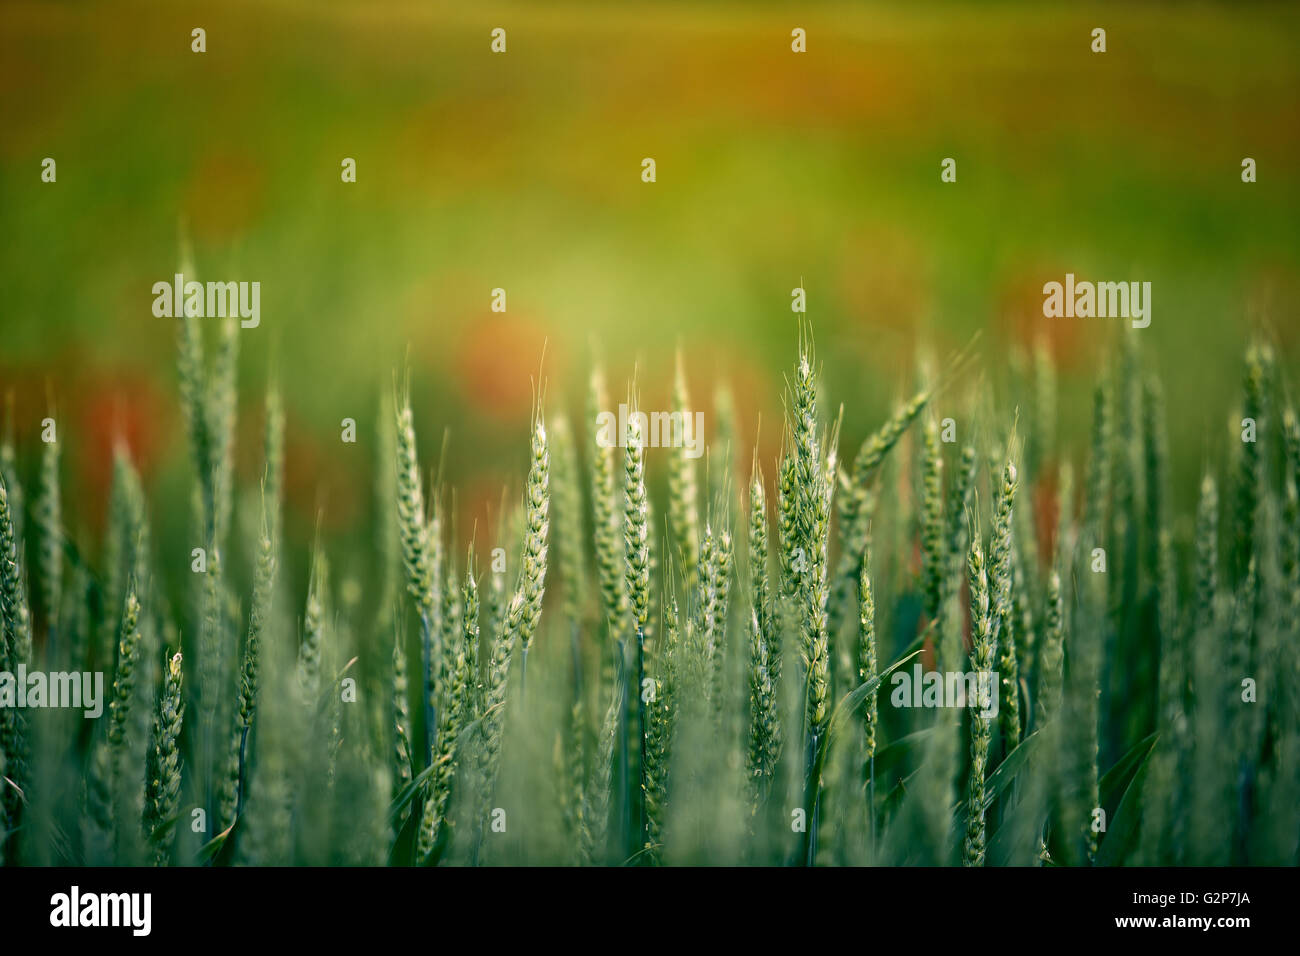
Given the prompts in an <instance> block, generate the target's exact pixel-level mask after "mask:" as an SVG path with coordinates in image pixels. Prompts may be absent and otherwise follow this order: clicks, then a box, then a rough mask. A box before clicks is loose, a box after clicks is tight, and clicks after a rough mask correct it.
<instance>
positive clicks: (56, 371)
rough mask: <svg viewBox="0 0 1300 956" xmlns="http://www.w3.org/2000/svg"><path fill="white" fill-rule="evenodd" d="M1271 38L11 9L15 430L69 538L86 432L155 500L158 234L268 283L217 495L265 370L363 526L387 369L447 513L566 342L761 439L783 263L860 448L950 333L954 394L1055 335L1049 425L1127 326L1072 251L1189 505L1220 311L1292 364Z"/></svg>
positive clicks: (425, 6)
mask: <svg viewBox="0 0 1300 956" xmlns="http://www.w3.org/2000/svg"><path fill="white" fill-rule="evenodd" d="M1298 25H1300V12H1297V9H1296V8H1295V7H1294V6H1292V5H1261V6H1252V5H1243V4H1233V5H1224V6H1212V5H1187V6H1170V5H1166V4H1136V3H1134V4H1124V5H1111V4H1069V5H1063V4H1046V3H1044V4H983V3H980V4H966V5H956V4H943V5H924V6H922V5H912V4H887V5H866V4H848V3H797V4H796V3H770V4H764V3H689V4H688V3H664V2H658V3H640V2H637V3H620V4H616V5H615V4H599V3H565V4H542V3H520V4H494V3H428V2H421V3H414V2H412V3H399V2H386V0H378V2H369V3H363V4H355V3H352V4H342V3H333V2H321V0H316V2H310V3H308V2H265V0H262V2H256V3H252V2H249V3H246V2H236V0H224V2H221V3H185V4H175V3H134V2H117V3H51V2H39V3H33V2H28V3H4V4H3V5H0V116H2V117H3V118H2V120H0V123H2V124H3V125H2V129H3V134H2V135H0V216H2V217H3V220H2V221H3V224H4V229H3V239H2V240H0V241H3V244H4V250H3V255H0V287H2V288H3V290H4V291H3V300H2V302H3V304H2V305H0V329H2V330H3V332H2V334H0V387H3V389H4V390H5V391H6V392H8V391H12V392H13V393H14V395H15V400H16V413H17V414H16V427H17V431H18V436H19V440H20V443H22V445H23V446H24V447H25V448H26V449H27V450H28V451H29V452H30V449H31V448H32V446H33V443H34V442H35V441H36V440H37V438H36V435H37V431H38V428H39V420H40V418H41V417H42V416H43V415H44V413H45V408H46V403H47V401H49V400H50V399H51V398H52V400H53V402H54V404H55V407H56V408H57V410H58V414H59V419H60V422H61V427H62V432H61V434H60V437H61V438H62V439H63V441H64V442H65V462H66V463H67V466H66V471H67V474H66V476H65V481H67V482H68V488H69V492H68V500H69V504H68V505H67V510H68V512H69V516H68V524H69V526H70V531H71V532H72V533H73V534H74V535H78V534H91V533H93V531H94V530H95V529H96V528H97V527H98V522H99V520H100V515H101V514H102V511H103V507H104V506H103V502H104V500H105V499H106V497H107V480H108V475H109V461H110V448H111V444H112V439H113V436H114V435H115V434H119V433H120V434H123V435H125V436H126V438H127V440H128V441H129V442H130V443H131V445H132V446H133V450H134V452H135V453H136V455H137V457H138V458H139V459H140V460H141V464H142V467H143V470H144V472H145V480H146V484H147V486H148V487H149V489H150V491H151V494H152V495H153V496H154V497H155V498H158V497H162V498H163V499H164V500H166V501H170V502H171V503H172V504H175V505H178V506H180V507H174V508H172V509H170V510H171V511H173V512H175V513H177V515H178V517H177V519H176V520H177V521H178V522H180V521H184V518H185V514H186V509H185V508H184V507H183V505H184V503H185V501H186V496H187V495H188V494H189V490H188V488H189V485H188V482H189V472H188V466H187V464H186V461H185V457H184V452H185V445H184V441H183V426H182V422H181V420H180V415H179V408H178V403H177V397H176V381H175V329H174V327H173V323H171V322H169V321H167V320H163V319H157V318H155V317H154V316H153V315H152V313H151V305H152V299H153V297H152V293H151V291H150V289H151V286H152V284H153V283H154V282H156V281H159V280H165V279H168V278H169V277H170V276H171V275H172V274H173V273H174V272H175V271H176V270H177V264H178V236H179V235H180V232H181V230H182V229H183V230H184V231H185V233H186V234H187V235H188V236H189V237H190V239H191V241H192V242H193V246H194V251H195V258H196V261H197V265H198V268H199V271H200V275H199V276H198V278H200V279H209V278H211V279H221V280H248V281H251V280H258V281H260V282H261V284H262V300H261V312H262V320H261V326H260V328H258V329H255V330H248V331H244V332H242V333H241V336H240V345H241V422H240V452H239V453H240V462H239V464H240V469H241V474H242V476H243V478H244V479H245V481H250V482H251V480H252V478H253V477H254V476H255V475H256V473H257V469H258V468H259V467H260V458H259V453H258V447H259V446H258V442H259V437H258V436H259V430H260V427H261V418H262V416H261V394H262V388H263V385H264V383H265V380H266V376H267V374H268V371H270V370H271V369H274V371H275V374H276V375H277V376H278V377H279V380H280V381H281V383H282V386H283V390H284V393H285V398H286V405H287V408H288V415H289V435H288V438H289V447H288V469H289V471H288V487H287V499H288V500H287V504H288V507H289V509H290V513H289V520H290V521H291V522H297V524H298V527H299V529H300V530H302V529H303V528H307V529H308V530H309V528H310V525H311V523H312V522H314V521H315V520H316V514H317V512H318V510H321V509H323V511H324V515H325V517H324V521H325V523H326V525H327V528H329V529H335V530H339V531H342V532H344V533H357V534H364V533H367V532H365V531H364V530H363V529H364V526H365V524H366V516H367V514H368V504H369V500H370V494H371V491H370V487H371V486H370V478H369V476H370V474H371V468H372V465H373V442H371V441H370V440H369V439H370V438H371V437H372V436H373V434H374V429H373V424H374V419H375V415H376V411H377V407H378V401H379V396H380V394H381V393H382V392H383V391H384V390H385V389H388V388H391V383H392V376H393V371H394V369H400V368H401V367H402V366H403V365H404V364H406V363H409V366H410V368H411V371H412V380H413V387H414V394H415V399H416V416H417V426H418V428H419V429H420V432H421V441H422V443H423V446H424V447H422V455H423V456H424V460H425V462H426V463H429V462H432V461H433V460H434V459H435V458H436V452H437V448H438V443H439V439H440V437H441V435H442V432H443V431H444V429H449V430H450V446H449V448H450V456H449V458H448V459H447V463H446V474H447V477H448V479H449V480H450V481H451V483H452V484H454V485H455V486H456V487H457V488H458V489H459V495H460V498H459V503H460V507H461V514H462V517H461V521H462V524H463V525H466V526H468V525H469V524H470V522H472V521H473V520H476V519H479V518H482V519H483V520H486V517H485V516H486V515H487V514H488V512H489V510H490V509H491V508H492V506H494V505H495V503H496V502H498V501H499V500H500V497H501V491H502V484H503V483H505V482H509V483H510V487H511V488H512V489H513V490H517V489H518V487H519V482H520V480H521V478H522V474H523V470H524V467H525V463H526V452H527V445H526V436H527V423H528V414H529V408H530V405H531V401H532V395H533V386H532V382H531V379H533V378H536V377H537V374H538V370H539V368H540V369H542V372H543V374H544V376H545V378H546V380H547V383H548V389H547V405H548V409H549V410H551V411H557V410H560V409H561V408H564V409H566V410H568V411H570V412H571V413H572V414H573V415H575V416H576V415H581V414H582V409H583V404H582V402H583V396H584V394H585V388H586V375H587V369H588V367H589V364H590V360H591V357H592V355H593V354H598V355H600V356H601V357H602V358H603V360H604V362H605V364H606V365H607V367H608V371H609V375H610V381H611V391H612V392H613V394H614V396H615V398H617V397H618V396H619V395H621V394H623V393H624V390H625V389H624V385H623V383H624V382H625V381H626V379H627V378H628V377H629V376H630V375H631V374H632V372H633V370H634V368H635V369H636V371H637V376H638V381H639V382H640V384H641V386H642V404H643V406H644V407H647V408H661V407H664V403H665V402H666V400H667V379H668V377H669V376H670V374H671V368H672V353H673V351H674V349H675V348H676V347H677V345H678V344H680V345H681V347H682V349H683V352H684V356H685V360H686V364H687V368H688V371H689V374H690V377H691V383H692V388H693V390H694V392H695V394H696V396H698V397H700V398H702V399H703V400H704V401H705V402H707V401H708V399H709V397H710V396H711V394H712V390H713V387H714V383H715V382H716V381H718V380H722V379H725V380H726V381H728V382H729V383H730V384H731V387H732V388H733V390H734V392H735V394H736V396H737V402H738V405H739V408H740V415H741V422H742V426H743V428H744V433H746V434H751V435H752V434H754V431H755V429H756V428H757V423H758V419H759V418H760V416H761V418H762V421H763V423H764V424H763V438H764V447H765V448H774V447H775V445H774V443H775V442H776V441H777V440H778V438H779V434H778V431H779V427H778V426H779V421H780V414H781V404H780V388H781V382H782V379H781V376H782V374H783V372H784V370H785V369H786V368H787V367H788V366H789V364H790V362H791V361H792V358H793V354H794V346H795V340H796V334H797V328H796V321H795V320H796V317H795V316H794V315H792V313H791V311H790V291H791V289H792V288H794V287H795V286H797V285H800V284H802V285H803V286H805V287H806V288H807V290H808V303H809V311H808V315H809V318H810V319H811V320H812V322H813V329H814V332H815V335H816V339H817V349H818V356H819V358H820V359H821V360H822V362H823V363H824V365H825V371H826V376H827V382H828V387H829V391H828V398H829V399H830V400H831V402H832V404H833V405H838V403H839V402H841V401H842V402H844V403H845V404H846V414H845V423H844V432H845V438H846V442H847V443H849V444H850V445H851V446H854V447H855V446H856V442H857V441H858V440H859V439H860V438H861V437H862V436H863V435H864V434H865V433H866V432H867V431H868V430H869V429H871V428H874V427H875V425H876V424H877V423H878V422H879V419H880V417H881V416H882V415H884V414H886V412H887V411H888V410H889V408H890V406H891V404H892V403H893V401H895V400H896V399H897V398H898V397H899V396H900V395H901V394H902V393H903V392H904V391H905V390H906V389H908V388H910V387H911V386H912V384H913V381H912V369H913V368H914V367H915V358H916V355H917V351H918V348H926V349H929V350H930V351H931V352H933V353H934V354H935V355H936V356H938V357H940V358H942V357H943V356H946V355H949V354H951V353H952V352H953V351H955V350H957V349H960V348H963V347H965V346H966V345H967V344H968V343H969V342H970V340H971V338H972V336H974V335H975V334H976V333H977V332H979V333H980V339H979V341H978V343H977V346H976V353H977V356H978V359H977V361H976V362H975V363H973V365H972V366H971V367H972V368H973V369H974V370H975V371H976V372H978V373H980V374H981V375H982V378H981V379H979V382H980V387H981V388H982V387H983V386H984V385H985V384H987V386H988V387H990V388H997V389H1001V387H1002V386H1001V384H1000V383H1002V382H1003V380H1004V378H1005V373H1006V370H1007V368H1008V366H1009V364H1010V357H1011V356H1012V354H1013V352H1014V351H1015V350H1016V349H1017V348H1019V349H1030V348H1032V347H1033V345H1034V343H1035V341H1036V340H1037V339H1038V338H1039V337H1040V336H1047V337H1048V340H1049V342H1050V344H1051V347H1052V351H1053V353H1054V354H1055V355H1056V357H1057V359H1058V362H1059V363H1060V368H1061V377H1062V388H1063V392H1062V401H1061V405H1060V411H1061V416H1062V428H1063V429H1064V430H1065V431H1066V432H1068V433H1069V434H1071V435H1073V436H1075V437H1076V438H1077V437H1080V436H1082V434H1084V433H1083V431H1082V430H1081V429H1082V427H1083V425H1084V423H1085V422H1086V420H1087V418H1088V415H1089V403H1088V401H1087V399H1086V396H1087V390H1088V389H1089V388H1090V387H1091V385H1092V384H1093V383H1094V382H1095V381H1096V375H1097V370H1098V367H1099V360H1100V358H1101V356H1102V355H1103V353H1104V351H1105V348H1106V347H1107V345H1108V344H1111V343H1112V342H1113V339H1114V338H1115V334H1116V333H1117V332H1118V331H1119V330H1120V327H1121V324H1122V323H1121V322H1120V321H1118V320H1106V319H1058V320H1048V319H1045V318H1043V316H1042V313H1041V305H1042V292H1041V289H1042V285H1043V283H1044V282H1046V281H1049V280H1052V279H1056V280H1061V279H1062V278H1063V276H1064V274H1065V273H1066V272H1067V271H1068V272H1074V273H1076V274H1077V275H1078V276H1079V277H1080V278H1090V279H1094V280H1139V281H1141V280H1146V281H1150V282H1152V283H1153V318H1152V322H1151V326H1150V328H1148V329H1146V330H1144V331H1142V332H1140V333H1138V334H1139V336H1140V340H1141V346H1142V348H1143V352H1144V353H1145V355H1146V358H1147V360H1148V361H1149V362H1150V363H1152V364H1153V365H1154V366H1155V367H1156V368H1157V369H1159V370H1160V372H1161V373H1162V374H1163V376H1164V379H1165V383H1166V395H1167V399H1168V405H1169V408H1170V426H1171V442H1172V446H1173V466H1174V475H1175V479H1176V481H1177V484H1178V487H1177V489H1176V495H1177V497H1178V499H1179V500H1180V501H1182V502H1186V501H1187V500H1188V499H1189V497H1190V495H1191V493H1192V491H1193V490H1194V488H1195V472H1196V471H1197V470H1198V469H1199V468H1200V466H1201V464H1202V463H1203V462H1204V461H1205V460H1206V458H1207V456H1208V455H1209V454H1210V453H1211V452H1213V451H1218V450H1221V449H1222V448H1223V447H1224V445H1225V444H1226V442H1227V441H1228V439H1229V438H1230V437H1231V433H1230V432H1229V430H1228V420H1229V413H1230V412H1231V409H1232V407H1233V403H1234V401H1235V395H1236V393H1237V390H1238V387H1239V386H1238V383H1239V380H1240V356H1241V353H1242V350H1243V349H1244V346H1245V344H1246V342H1247V340H1248V338H1249V336H1250V334H1251V333H1252V331H1255V330H1263V332H1264V334H1265V335H1266V336H1268V337H1269V338H1271V339H1272V340H1273V341H1274V342H1275V343H1277V344H1278V345H1279V346H1280V347H1281V351H1282V356H1283V360H1284V362H1285V363H1286V364H1287V365H1288V366H1291V367H1294V363H1293V361H1292V358H1293V355H1294V348H1295V346H1296V341H1295V340H1296V333H1297V324H1298V323H1297V318H1300V314H1298V311H1297V304H1296V303H1297V293H1298V292H1300V278H1298V277H1300V270H1298V268H1297V267H1298V266H1300V230H1297V229H1296V223H1297V221H1298V219H1300V217H1298V216H1297V213H1300V188H1298V187H1297V173H1300V124H1298V123H1297V122H1296V119H1297V106H1298V99H1300V97H1298V96H1297V94H1298V93H1300V57H1298V56H1297V53H1298V52H1300V44H1298V43H1297V40H1298V39H1300V31H1298V30H1297V26H1298ZM498 26H499V27H503V28H505V29H506V30H507V37H508V52H507V53H506V54H505V55H495V54H493V53H492V52H491V51H490V49H489V32H490V30H491V29H492V28H493V27H498ZM796 26H797V27H803V28H804V29H805V30H806V31H807V35H808V52H807V53H806V54H802V55H796V54H793V53H792V52H791V50H790V31H791V29H792V28H794V27H796ZM1097 26H1101V27H1104V28H1105V29H1106V30H1107V41H1108V51H1107V52H1106V53H1105V54H1094V53H1092V52H1091V51H1090V42H1091V38H1090V31H1091V30H1092V29H1093V28H1094V27H1097ZM194 27H203V28H204V29H205V30H206V31H207V52H206V53H203V54H196V53H193V52H191V50H190V43H191V39H190V31H191V29H192V28H194ZM47 156H49V157H53V158H55V159H56V161H57V163H58V181H57V183H56V184H53V185H50V184H44V183H42V182H41V180H40V169H41V160H42V158H44V157H47ZM646 156H649V157H653V158H654V159H655V160H656V162H657V166H658V181H657V182H656V183H654V184H645V183H643V182H642V181H641V178H640V170H641V165H640V164H641V160H642V158H643V157H646ZM949 156H950V157H953V158H955V159H956V160H957V170H958V178H957V182H956V183H955V184H944V183H941V182H940V176H939V172H940V161H941V159H942V158H944V157H949ZM1246 156H1249V157H1253V158H1254V159H1255V160H1256V161H1257V163H1258V179H1259V181H1258V182H1257V183H1255V184H1251V185H1247V184H1243V183H1242V182H1241V176H1240V172H1241V161H1242V158H1243V157H1246ZM344 157H353V158H355V159H356V162H357V169H358V181H357V183H355V184H344V183H342V182H341V181H340V175H339V173H340V161H341V160H342V159H343V158H344ZM495 287H503V288H505V289H506V290H507V294H508V311H507V312H506V313H505V314H504V315H502V314H495V313H493V312H492V311H490V309H489V303H490V291H491V290H492V289H493V288H495ZM543 351H544V353H545V360H544V363H543ZM948 394H949V395H951V396H952V398H951V400H948V399H945V401H948V402H949V404H950V405H952V406H953V407H951V408H950V407H945V406H944V405H943V404H942V403H941V404H940V407H939V411H940V412H941V413H942V414H954V415H957V416H958V417H959V421H960V420H961V419H960V415H961V412H962V409H961V408H959V407H958V406H957V402H958V400H959V399H964V395H965V394H967V393H965V392H962V391H960V390H954V391H952V392H950V393H948ZM344 417H353V418H355V419H356V420H357V421H358V423H359V425H360V434H361V441H360V442H359V443H358V444H357V445H344V444H342V443H340V441H339V422H340V420H341V419H342V418H344ZM743 458H744V459H745V460H747V459H748V454H747V453H746V454H744V455H743ZM651 467H652V469H653V468H655V467H656V465H655V464H654V463H653V461H652V465H651ZM468 534H469V531H468V528H467V527H466V528H463V529H462V537H468ZM480 539H481V535H480ZM178 560H179V559H178Z"/></svg>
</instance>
